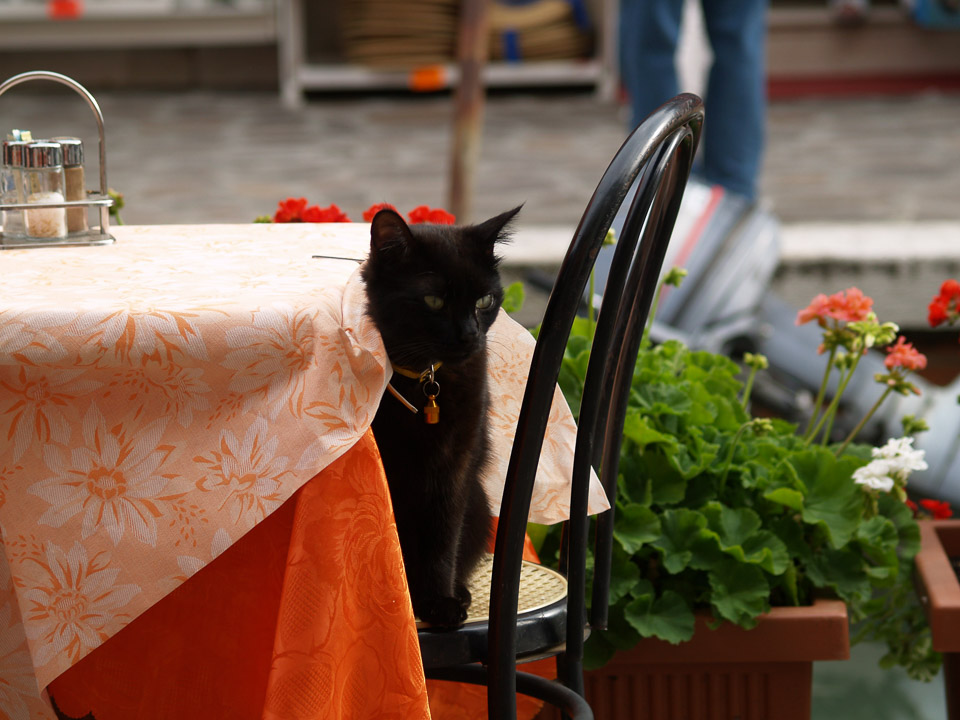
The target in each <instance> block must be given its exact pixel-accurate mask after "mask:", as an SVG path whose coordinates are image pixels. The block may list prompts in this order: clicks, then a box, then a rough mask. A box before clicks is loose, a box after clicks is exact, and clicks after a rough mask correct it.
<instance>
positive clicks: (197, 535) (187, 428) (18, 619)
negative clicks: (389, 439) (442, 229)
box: [0, 224, 604, 718]
mask: <svg viewBox="0 0 960 720" xmlns="http://www.w3.org/2000/svg"><path fill="white" fill-rule="evenodd" d="M368 232H369V231H368V229H367V227H366V226H365V225H350V224H346V225H326V226H324V225H244V226H193V227H191V226H180V227H176V226H174V227H153V228H129V227H126V228H117V229H116V233H115V234H116V235H117V237H118V242H117V244H116V245H114V246H109V247H97V248H74V249H67V250H61V249H56V250H54V249H46V250H14V251H4V252H3V253H2V254H0V267H2V271H3V282H2V283H0V438H2V441H0V533H2V538H3V550H4V552H3V553H2V554H0V713H4V712H5V713H7V714H8V715H10V716H11V717H14V718H19V717H44V707H45V702H44V700H43V698H42V691H43V688H45V687H46V686H47V685H48V684H49V683H50V682H51V681H53V680H54V678H56V677H57V676H58V675H60V674H61V673H63V672H64V671H66V670H67V669H68V668H70V667H73V666H78V663H81V661H82V659H83V658H85V657H86V656H88V655H90V653H91V652H93V651H94V650H95V649H96V648H98V647H99V646H101V645H102V644H103V643H104V642H105V641H106V640H108V639H109V638H112V637H113V636H115V635H117V633H118V632H119V631H120V630H121V629H122V628H124V627H126V626H128V625H130V624H131V622H132V621H133V620H134V619H135V618H138V617H140V616H142V615H144V613H146V612H149V611H150V609H151V608H153V607H154V606H157V605H158V603H159V602H160V600H162V599H163V598H164V597H165V596H167V595H168V594H170V593H171V592H174V591H175V590H177V588H180V586H181V585H182V584H183V583H184V581H185V580H186V579H187V578H188V577H190V576H192V575H195V574H197V573H198V572H199V571H201V570H203V569H204V568H207V566H208V565H209V566H210V567H209V568H207V569H208V570H209V571H210V572H217V570H216V568H217V565H219V562H220V561H219V556H224V557H226V553H227V552H229V551H231V550H234V548H236V547H237V544H238V541H240V540H241V539H242V538H243V537H244V536H245V534H246V533H248V532H249V531H250V530H251V529H253V528H256V527H257V526H258V525H259V524H262V523H263V522H264V521H265V520H268V519H270V518H271V517H272V515H273V514H274V513H275V511H276V512H280V510H279V508H281V507H286V505H285V503H286V504H287V505H289V504H290V503H288V502H287V501H288V500H289V499H290V498H291V497H292V496H293V495H294V493H296V492H297V491H298V490H299V489H300V488H301V487H303V486H304V485H305V484H306V483H307V482H308V480H310V479H311V478H313V477H314V476H316V480H315V481H314V482H313V483H311V486H312V485H316V484H320V485H326V484H330V483H329V482H327V481H325V480H324V478H326V477H327V475H326V474H325V470H326V469H332V468H333V465H331V464H332V463H335V462H336V461H337V460H338V459H340V458H341V457H343V456H344V453H347V452H348V451H350V449H351V448H353V447H354V446H355V445H356V444H357V443H358V441H360V439H361V438H362V437H363V436H364V434H365V433H366V431H367V429H368V427H369V423H370V421H371V419H372V417H373V414H374V413H375V411H376V407H377V405H378V404H379V401H380V397H381V396H382V394H383V390H384V387H385V385H386V382H387V381H388V380H389V369H388V365H387V363H386V357H385V353H384V351H383V346H382V343H381V342H380V339H379V335H378V334H377V332H376V330H375V328H373V327H372V325H371V324H370V322H369V320H368V319H367V318H366V316H365V313H364V296H363V288H362V284H361V283H360V281H359V279H358V277H357V275H356V267H357V265H356V263H353V262H350V261H344V260H334V259H320V260H318V259H311V256H312V255H314V254H321V255H333V256H341V257H363V256H364V255H365V252H366V247H367V243H368V239H367V238H368ZM491 334H492V336H491V340H492V342H491V346H492V347H493V348H495V350H494V352H495V353H496V354H497V357H496V358H495V361H494V362H493V363H492V370H491V377H490V382H491V385H492V389H493V393H494V396H495V397H498V398H499V399H500V401H499V402H498V403H496V405H495V410H494V411H493V412H492V413H491V418H490V421H491V423H492V425H493V426H494V428H495V433H494V437H495V438H496V439H497V441H498V448H497V452H498V460H499V464H498V465H497V466H496V467H495V468H494V470H493V472H492V473H491V475H490V476H489V477H488V478H486V482H487V490H488V494H489V495H490V497H491V499H495V500H496V501H497V502H498V501H499V493H500V487H501V486H502V473H503V469H504V467H505V464H506V460H507V454H508V448H509V443H510V442H511V438H512V429H513V426H514V425H515V422H516V413H517V410H518V408H519V398H520V394H521V389H522V383H523V379H524V377H525V374H526V368H527V366H528V363H529V357H530V351H531V347H532V341H531V339H530V338H529V336H528V334H527V333H526V332H525V331H523V329H522V328H520V327H519V326H517V325H516V324H515V323H513V322H512V321H510V320H509V318H507V317H506V316H505V315H504V316H502V317H501V318H500V320H498V322H497V323H496V324H495V325H494V328H492V330H491ZM548 432H549V434H548V438H547V441H546V444H545V452H544V457H543V461H542V463H541V468H540V473H539V474H538V487H537V492H536V497H535V500H534V507H533V511H532V513H531V518H532V519H535V520H539V521H541V522H554V521H556V520H559V519H561V518H562V517H564V516H565V514H566V505H567V503H566V498H567V497H568V494H569V488H568V486H567V479H568V477H569V473H568V470H569V463H570V460H571V458H572V447H573V443H572V440H573V433H574V427H573V421H572V419H571V418H570V416H569V411H567V410H566V407H565V405H563V403H562V402H558V403H557V404H556V405H555V408H554V412H553V418H552V422H551V426H550V430H549V431H548ZM358 452H359V449H358ZM318 473H320V474H319V475H318ZM332 477H334V478H335V480H333V481H330V482H332V483H333V484H343V482H344V481H343V477H344V475H343V474H341V475H333V476H332ZM351 487H352V486H351ZM341 489H342V488H341ZM353 490H356V488H353ZM304 495H307V493H306V491H304V493H303V494H301V495H300V496H298V499H297V500H295V501H294V502H295V503H302V502H304V500H303V496H304ZM380 496H381V497H382V496H383V493H382V489H381V491H380ZM351 497H352V499H351V501H350V502H352V503H359V502H360V500H361V497H360V496H357V495H356V493H354V494H353V495H352V496H351ZM364 497H365V496H364ZM371 497H372V496H371ZM367 500H368V501H369V498H367ZM593 501H594V502H593V505H594V509H595V510H600V509H603V507H604V500H603V497H602V490H601V489H600V488H599V485H595V488H594V495H593ZM379 502H380V505H381V506H380V507H378V508H376V509H375V510H374V509H368V510H367V511H366V512H367V513H368V514H367V515H364V516H363V517H370V518H371V519H372V518H379V520H378V522H381V523H382V522H383V520H384V518H389V517H390V513H389V511H388V508H384V507H383V506H382V505H383V503H382V500H381V501H379ZM374 504H375V503H374ZM286 512H293V511H292V510H289V509H288V510H287V511H286ZM277 517H278V518H282V517H283V516H282V515H278V516H277ZM276 522H280V519H278V520H276ZM293 537H294V540H293V541H290V540H288V542H293V543H294V545H292V546H291V552H293V548H294V546H295V545H296V544H297V543H298V542H300V541H298V540H296V538H297V537H298V536H297V534H296V533H294V535H293ZM304 537H306V536H304ZM311 537H312V536H311ZM277 542H280V541H279V540H278V541H277ZM311 542H316V541H315V540H313V539H309V538H308V539H305V540H304V541H303V543H304V545H305V546H306V545H309V544H310V543H311ZM389 542H390V541H389V540H388V539H387V538H386V537H385V536H381V538H380V544H379V545H375V546H373V547H372V550H375V551H376V552H375V553H374V559H373V560H371V561H370V563H369V564H370V566H371V567H373V568H379V570H380V571H381V574H379V575H378V578H379V579H378V580H377V582H378V583H379V584H384V583H386V584H387V585H395V584H397V583H398V582H400V580H402V573H401V572H399V568H398V567H397V564H396V563H394V564H393V565H391V562H393V561H391V560H390V559H389V558H390V555H389V553H387V552H386V551H385V547H386V545H384V543H387V544H389ZM366 549H371V548H365V550H366ZM234 552H238V551H236V550H234ZM344 552H348V554H350V555H351V558H350V562H352V559H353V557H354V553H355V552H359V550H358V549H357V548H354V547H353V546H351V547H349V548H345V549H344ZM344 557H345V556H344ZM214 558H218V563H216V564H212V565H211V561H212V560H213V559H214ZM345 562H348V561H347V560H345ZM348 566H349V562H348ZM331 569H332V568H330V567H327V566H325V569H324V573H323V574H324V576H326V571H327V570H331ZM265 572H266V571H265ZM275 572H279V571H275ZM287 575H290V572H289V569H288V572H287ZM355 576H356V575H355V574H354V575H350V574H349V573H348V574H346V575H344V576H343V577H344V578H346V580H347V581H348V582H350V581H352V578H353V577H355ZM330 577H339V576H337V575H332V576H330ZM398 578H399V580H398ZM238 582H239V581H238ZM325 582H326V581H325ZM241 584H242V583H241ZM191 585H192V583H188V584H187V585H186V586H184V588H182V589H181V591H182V592H187V589H186V588H189V587H190V586H191ZM264 585H265V586H266V585H267V583H266V581H264ZM325 587H327V586H325ZM264 589H265V590H266V587H265V588H264ZM198 591H199V590H198ZM284 592H287V591H286V590H284ZM364 601H365V602H372V599H371V598H369V597H365V598H364ZM378 611H380V612H385V610H384V608H378ZM158 612H159V609H158ZM396 612H399V610H397V611H396ZM404 622H406V620H405V621H404ZM401 624H402V623H401ZM138 625H139V623H133V625H132V626H131V627H130V629H129V631H128V632H130V633H132V632H135V631H136V628H137V626H138ZM144 627H145V628H146V625H145V626H144ZM278 627H279V628H281V630H282V628H283V625H282V622H281V625H279V626H278ZM341 627H350V626H349V625H341ZM411 627H412V625H411ZM350 629H351V630H353V628H352V627H351V628H350ZM235 632H236V633H239V634H243V633H244V632H245V629H244V626H243V624H242V623H241V624H238V625H237V626H236V631H235ZM278 633H279V631H278ZM408 634H409V632H408ZM122 637H123V635H122V634H121V635H119V636H118V637H117V639H116V641H117V642H118V643H120V642H122ZM300 637H301V636H298V638H300ZM278 638H279V639H277V642H279V643H281V645H282V641H283V639H282V638H281V637H280V635H279V634H278ZM324 642H329V641H328V640H325V641H324ZM137 646H138V647H139V652H141V653H145V652H148V648H144V647H143V646H142V645H140V644H139V643H138V644H137ZM315 649H316V648H312V649H311V652H312V651H313V650H315ZM409 649H410V648H409V647H408V648H407V650H409ZM413 650H415V646H413ZM318 652H319V651H318ZM396 652H400V651H399V650H396ZM415 655H416V653H415V652H413V656H415ZM93 657H95V656H93ZM381 657H382V656H381ZM392 661H394V662H396V663H400V664H402V665H405V666H406V667H408V668H412V667H413V666H411V665H410V663H411V662H412V661H413V659H412V656H411V655H409V654H407V655H406V656H405V655H403V653H401V654H399V655H396V654H394V656H393V657H392ZM91 662H92V661H91ZM358 662H361V661H360V660H358ZM362 662H372V660H371V659H370V658H366V659H363V660H362ZM275 664H276V662H275V661H274V665H275ZM80 669H81V666H78V670H77V671H78V672H79V671H80ZM209 672H210V670H209V669H208V670H207V672H206V675H209ZM414 675H416V672H414ZM201 676H204V674H203V673H201ZM421 680H422V676H421ZM334 683H335V684H334V686H331V687H334V688H336V691H337V692H343V691H344V690H345V689H346V688H347V686H348V685H349V681H347V680H344V679H343V678H339V677H338V678H335V679H334ZM247 685H249V686H250V687H251V688H252V686H253V683H247V684H245V687H246V686H247ZM251 691H252V690H251ZM371 692H373V690H372V689H368V690H365V692H364V697H367V696H368V695H370V693H371ZM384 692H387V691H386V690H384ZM391 692H392V691H391ZM403 693H406V694H407V695H409V694H410V693H409V692H407V690H404V691H403ZM403 693H401V694H403ZM413 694H414V695H415V694H416V693H413ZM269 702H270V699H269V697H268V699H267V706H268V707H269ZM388 704H390V705H391V706H392V705H394V704H395V703H394V702H393V701H392V700H391V701H390V702H389V703H388ZM98 717H99V716H98Z"/></svg>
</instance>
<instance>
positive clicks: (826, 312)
mask: <svg viewBox="0 0 960 720" xmlns="http://www.w3.org/2000/svg"><path fill="white" fill-rule="evenodd" d="M872 308H873V299H872V298H870V297H868V296H867V295H864V294H863V291H861V290H860V289H859V288H856V287H852V288H848V289H847V290H844V291H841V292H837V293H834V294H833V295H831V296H830V297H827V296H826V295H824V294H823V293H820V294H819V295H817V296H816V297H815V298H813V300H812V301H811V302H810V304H809V305H808V306H807V307H805V308H804V309H803V310H801V311H800V312H798V313H797V325H804V324H806V323H808V322H810V321H811V320H816V321H817V323H818V324H819V325H821V326H825V325H826V323H827V318H832V319H834V320H842V321H843V322H860V321H861V320H865V319H866V318H867V315H869V314H870V310H871V309H872Z"/></svg>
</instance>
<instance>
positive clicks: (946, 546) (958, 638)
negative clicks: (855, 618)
mask: <svg viewBox="0 0 960 720" xmlns="http://www.w3.org/2000/svg"><path fill="white" fill-rule="evenodd" d="M951 557H960V520H922V521H921V522H920V552H919V553H918V554H917V559H916V570H917V592H918V593H919V595H920V601H921V602H922V603H923V605H924V607H925V608H926V611H927V619H928V620H929V621H930V631H931V633H932V635H933V649H934V650H936V651H938V652H942V653H943V686H944V689H945V690H946V693H947V716H948V717H949V718H952V719H955V720H960V582H958V581H957V575H956V573H955V572H954V570H953V566H952V565H951V564H950V558H951Z"/></svg>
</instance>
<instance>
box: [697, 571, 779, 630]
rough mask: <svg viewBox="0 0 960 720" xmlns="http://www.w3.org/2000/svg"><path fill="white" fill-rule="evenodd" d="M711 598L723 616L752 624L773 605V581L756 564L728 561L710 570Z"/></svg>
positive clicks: (747, 624) (717, 610)
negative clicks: (769, 580) (770, 599)
mask: <svg viewBox="0 0 960 720" xmlns="http://www.w3.org/2000/svg"><path fill="white" fill-rule="evenodd" d="M709 580H710V589H711V590H712V591H713V594H712V596H711V599H710V602H711V604H712V605H713V608H714V610H715V611H716V613H717V615H718V616H719V617H721V618H723V619H724V620H729V621H730V622H733V623H736V624H737V625H740V626H741V627H746V628H750V627H753V626H754V625H756V617H757V616H758V615H760V614H762V613H765V612H766V611H767V610H769V609H770V602H769V598H770V585H769V584H768V583H767V579H766V578H765V577H764V575H763V571H762V570H761V569H760V568H758V567H756V566H755V565H742V564H740V563H736V562H732V561H731V562H727V563H724V564H723V565H721V566H720V567H718V568H717V569H716V570H713V571H711V572H710V575H709Z"/></svg>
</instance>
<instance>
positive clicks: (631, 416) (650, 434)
mask: <svg viewBox="0 0 960 720" xmlns="http://www.w3.org/2000/svg"><path fill="white" fill-rule="evenodd" d="M623 436H624V437H625V438H629V439H630V440H632V441H633V442H635V443H636V444H637V448H638V449H639V450H640V452H643V451H644V450H645V449H646V447H647V445H652V444H655V443H658V444H661V445H665V446H666V448H667V451H668V452H669V451H670V450H672V449H673V448H675V447H676V446H677V439H676V438H675V437H673V436H672V435H666V434H664V433H661V432H658V431H657V430H655V429H654V428H653V427H651V426H650V424H649V422H648V421H647V419H646V418H645V417H643V416H642V415H641V414H640V413H639V412H637V411H635V410H633V411H628V412H627V416H626V418H625V419H624V423H623Z"/></svg>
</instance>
